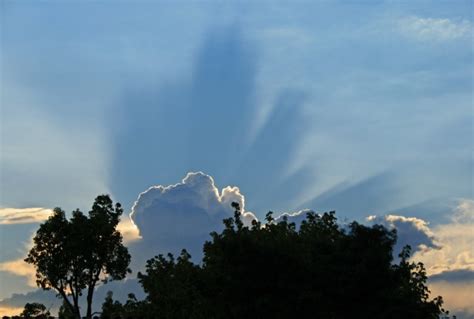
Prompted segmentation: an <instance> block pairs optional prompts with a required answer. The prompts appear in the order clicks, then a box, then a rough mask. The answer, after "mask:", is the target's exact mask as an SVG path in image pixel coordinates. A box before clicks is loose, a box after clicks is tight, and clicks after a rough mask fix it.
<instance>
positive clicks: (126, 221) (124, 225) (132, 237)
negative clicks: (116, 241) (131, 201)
mask: <svg viewBox="0 0 474 319" xmlns="http://www.w3.org/2000/svg"><path fill="white" fill-rule="evenodd" d="M117 230H118V231H120V233H121V234H122V237H123V242H124V243H125V244H128V243H132V242H134V241H136V240H139V239H141V238H142V237H141V236H140V231H139V229H138V227H137V225H135V223H134V222H133V220H132V219H131V218H130V216H125V217H122V219H121V220H120V223H119V224H118V225H117Z"/></svg>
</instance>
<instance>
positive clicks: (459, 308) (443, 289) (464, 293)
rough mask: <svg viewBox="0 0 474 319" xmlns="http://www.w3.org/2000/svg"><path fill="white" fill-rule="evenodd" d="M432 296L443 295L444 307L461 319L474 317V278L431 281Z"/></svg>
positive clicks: (473, 318)
mask: <svg viewBox="0 0 474 319" xmlns="http://www.w3.org/2000/svg"><path fill="white" fill-rule="evenodd" d="M428 287H429V289H430V291H431V296H442V297H443V301H444V306H443V307H444V308H446V309H447V310H449V312H450V314H451V315H456V317H457V318H459V319H474V304H473V302H472V300H474V289H473V287H474V280H469V281H464V282H458V281H455V282H448V281H435V282H429V284H428Z"/></svg>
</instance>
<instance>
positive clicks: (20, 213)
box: [0, 208, 53, 225]
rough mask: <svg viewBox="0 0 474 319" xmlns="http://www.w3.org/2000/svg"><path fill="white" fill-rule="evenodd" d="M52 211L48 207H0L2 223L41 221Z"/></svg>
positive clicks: (0, 221)
mask: <svg viewBox="0 0 474 319" xmlns="http://www.w3.org/2000/svg"><path fill="white" fill-rule="evenodd" d="M52 213H53V211H52V210H51V209H48V208H0V225H10V224H30V223H39V222H42V221H44V220H46V219H48V217H49V216H50V215H51V214H52Z"/></svg>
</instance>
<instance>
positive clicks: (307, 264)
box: [138, 204, 444, 319]
mask: <svg viewBox="0 0 474 319" xmlns="http://www.w3.org/2000/svg"><path fill="white" fill-rule="evenodd" d="M234 208H235V215H234V218H228V219H225V220H224V225H225V228H224V230H223V231H222V232H221V233H217V232H214V233H212V234H211V240H210V241H208V242H206V243H205V244H204V258H203V260H202V263H201V264H200V265H196V264H194V263H192V262H191V260H190V256H189V254H188V253H187V252H186V251H183V252H182V253H181V255H180V256H179V257H178V258H176V259H175V258H174V257H173V256H172V255H171V254H169V255H168V256H167V257H166V258H165V257H164V256H162V255H159V256H156V257H154V258H152V259H150V260H149V261H148V262H147V265H146V272H145V273H139V275H138V278H139V281H140V283H141V284H142V286H143V288H144V290H145V292H146V293H147V298H146V300H145V303H144V304H143V309H145V313H147V314H148V317H149V318H331V319H345V318H379V319H391V318H401V317H405V318H413V319H418V318H419V319H429V318H433V319H434V318H438V316H439V315H440V314H441V313H442V312H443V311H444V310H443V309H442V308H441V306H442V299H441V297H437V298H434V299H432V300H430V299H429V291H428V288H427V287H426V273H425V270H424V267H423V265H422V264H420V263H418V264H415V263H411V262H409V261H408V258H409V255H410V250H409V247H407V248H405V249H404V250H403V251H402V253H401V254H400V262H399V263H394V261H393V257H392V256H393V252H392V249H393V246H394V244H395V242H396V238H397V236H396V231H394V230H392V231H389V230H387V229H386V228H384V227H383V226H380V225H375V226H373V227H367V226H364V225H360V224H358V223H356V222H353V223H351V224H349V225H346V226H344V227H342V226H340V225H339V224H338V223H337V219H336V217H335V213H334V212H329V213H324V214H322V215H318V214H315V213H309V214H308V215H307V216H306V219H305V220H304V221H303V222H302V223H301V225H298V226H299V227H297V225H295V224H294V223H290V222H288V220H287V218H283V219H282V220H281V221H279V222H275V220H274V219H273V217H272V214H271V213H269V214H267V217H266V223H265V225H262V223H260V222H257V221H254V223H253V225H252V227H250V228H248V227H244V225H243V223H242V221H241V218H240V208H239V206H238V205H237V204H234Z"/></svg>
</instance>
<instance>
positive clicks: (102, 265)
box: [25, 195, 130, 318]
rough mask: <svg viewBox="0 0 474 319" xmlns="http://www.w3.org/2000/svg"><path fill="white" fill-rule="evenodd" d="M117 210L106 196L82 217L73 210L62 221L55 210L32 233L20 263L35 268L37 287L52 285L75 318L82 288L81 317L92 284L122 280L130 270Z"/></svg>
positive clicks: (60, 213) (89, 310) (61, 214)
mask: <svg viewBox="0 0 474 319" xmlns="http://www.w3.org/2000/svg"><path fill="white" fill-rule="evenodd" d="M122 212H123V210H122V208H121V206H120V204H119V203H117V204H116V205H115V206H114V205H113V202H112V200H111V199H110V197H109V196H108V195H100V196H98V197H97V198H96V199H95V201H94V204H93V206H92V209H91V210H90V211H89V214H88V216H85V215H84V214H83V213H82V212H81V211H79V210H75V211H73V212H72V218H71V219H70V220H68V219H67V218H66V215H65V213H64V211H63V210H61V209H60V208H55V209H54V213H53V215H52V216H51V217H49V218H48V220H47V221H46V222H44V223H43V224H41V225H40V227H39V229H38V231H37V232H36V235H35V237H34V239H33V240H34V246H33V248H32V249H31V250H30V252H29V254H28V257H27V258H26V259H25V261H26V262H27V263H30V264H33V265H34V266H35V268H36V283H37V285H38V286H39V287H41V288H43V289H46V290H48V289H54V290H55V291H56V292H57V293H58V295H59V296H60V297H62V298H63V301H64V303H65V306H66V307H67V308H68V309H69V312H70V313H72V314H74V316H75V317H76V318H80V317H81V312H80V309H79V298H80V297H81V296H82V295H83V292H85V297H86V302H87V312H86V317H87V318H91V317H92V300H93V294H94V288H95V286H96V285H97V283H99V282H101V281H102V282H104V283H106V282H107V281H108V280H117V279H123V278H124V277H125V275H126V273H127V272H129V271H130V270H129V269H128V265H129V263H130V255H129V253H128V250H127V248H126V247H124V246H123V244H122V236H121V234H120V232H118V231H117V229H116V227H117V224H118V223H119V221H120V215H121V214H122ZM69 297H70V298H71V300H70V299H69Z"/></svg>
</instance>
